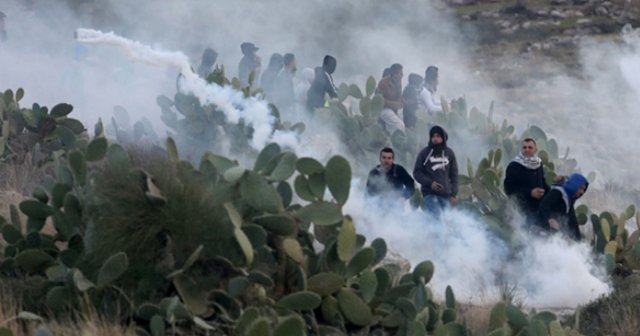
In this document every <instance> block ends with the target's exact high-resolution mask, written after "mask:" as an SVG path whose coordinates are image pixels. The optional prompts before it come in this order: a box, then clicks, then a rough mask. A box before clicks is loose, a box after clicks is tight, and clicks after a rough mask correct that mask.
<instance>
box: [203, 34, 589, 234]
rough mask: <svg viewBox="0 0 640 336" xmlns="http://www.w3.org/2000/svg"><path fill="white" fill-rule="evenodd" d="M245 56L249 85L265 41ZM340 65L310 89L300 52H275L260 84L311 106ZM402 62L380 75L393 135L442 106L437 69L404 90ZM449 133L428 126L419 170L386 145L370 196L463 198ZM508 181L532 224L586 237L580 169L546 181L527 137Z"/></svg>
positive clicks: (328, 64)
mask: <svg viewBox="0 0 640 336" xmlns="http://www.w3.org/2000/svg"><path fill="white" fill-rule="evenodd" d="M240 48H241V51H242V53H243V55H244V56H243V58H242V59H241V60H240V64H239V66H238V74H239V79H240V81H241V82H242V84H243V85H244V86H248V85H250V77H251V74H253V76H254V81H255V78H257V75H259V74H260V72H261V61H260V57H259V56H257V54H256V51H257V50H258V48H257V47H256V46H255V45H254V44H253V43H250V42H245V43H242V44H241V46H240ZM216 58H217V53H215V51H213V50H212V49H207V50H205V52H204V53H203V57H202V64H201V65H200V67H199V68H198V74H200V75H201V76H202V77H206V76H207V75H208V74H209V73H210V71H212V69H213V64H214V63H215V60H216ZM336 67H337V60H336V59H335V57H333V56H330V55H326V56H325V57H324V59H323V62H322V66H320V67H316V68H315V69H314V70H311V69H305V70H308V71H309V72H311V73H306V74H303V77H304V78H303V81H302V82H301V83H302V84H305V85H304V86H303V87H302V90H303V91H304V92H297V91H301V90H300V89H299V88H297V87H295V88H294V84H293V78H294V74H295V72H296V70H297V67H296V59H295V55H293V54H290V53H289V54H285V55H284V56H282V55H280V54H277V53H275V54H273V55H272V56H271V59H270V61H269V65H268V67H267V69H266V70H265V71H264V72H263V73H262V74H261V75H262V77H261V82H260V87H261V88H262V89H263V90H264V92H265V94H266V97H267V99H270V100H271V101H272V102H274V103H275V104H276V106H278V108H279V109H281V110H286V109H290V108H293V104H294V97H297V96H303V97H302V100H303V101H304V106H305V107H306V109H307V110H309V111H314V110H315V109H317V108H320V107H323V106H325V104H326V102H327V100H326V97H327V96H328V97H329V99H331V98H335V97H337V95H338V93H337V89H336V86H335V84H334V82H333V77H332V74H333V73H334V72H335V70H336ZM402 77H403V67H402V65H401V64H398V63H395V64H393V65H391V66H390V67H389V68H386V69H385V70H384V72H383V75H382V79H381V80H380V81H379V82H378V86H377V89H376V91H377V93H379V94H381V95H382V97H383V98H384V107H383V111H382V113H381V115H380V118H379V122H380V124H381V125H382V126H383V128H384V130H385V132H386V133H387V134H388V135H392V134H393V133H394V132H396V131H402V132H404V131H405V129H406V128H407V127H409V128H411V127H415V125H416V120H417V116H416V114H417V113H418V112H419V111H422V112H423V113H425V112H426V113H427V114H431V115H432V114H434V113H438V112H441V111H442V106H441V105H440V103H439V102H437V101H436V99H435V92H436V90H437V87H438V83H439V78H438V77H439V74H438V68H437V67H435V66H429V67H427V69H426V70H425V75H424V78H423V77H421V76H420V75H418V74H413V73H412V74H410V75H409V84H408V85H407V87H406V88H405V89H404V90H403V89H402ZM447 140H448V135H447V132H446V131H445V130H444V129H443V128H442V127H440V126H433V127H432V128H431V130H430V131H429V144H428V145H427V146H426V147H425V148H423V149H422V150H421V151H420V152H419V153H418V156H417V158H416V161H415V164H414V167H413V177H412V176H411V175H410V174H409V173H408V172H407V171H406V169H405V168H404V167H402V166H401V165H398V164H396V163H395V162H394V159H395V154H394V152H393V149H391V148H389V147H385V148H383V149H382V150H381V151H380V157H379V159H380V164H379V165H377V166H376V167H375V168H374V169H373V170H371V171H370V173H369V176H368V178H367V185H366V192H367V195H368V196H370V197H385V199H389V198H395V199H408V198H411V197H412V196H413V195H414V194H415V182H418V183H419V184H420V192H421V194H422V197H423V202H424V209H425V210H426V211H427V212H429V213H431V214H433V215H435V216H439V215H440V214H441V213H442V211H443V209H445V208H447V207H450V206H452V205H455V204H456V203H457V198H456V196H457V193H458V164H457V160H456V156H455V153H454V151H453V150H452V149H451V148H449V147H448V146H447ZM505 175H506V176H505V181H504V190H505V193H506V194H507V195H508V196H509V197H510V198H511V199H512V201H513V203H514V204H515V205H516V207H517V208H518V209H519V211H520V212H521V213H522V214H523V215H524V217H525V219H526V223H527V226H528V227H529V228H530V229H532V230H533V231H561V232H563V233H565V234H566V235H568V236H569V237H571V238H573V239H575V240H579V239H580V238H581V236H580V229H579V227H578V222H577V219H576V214H575V210H574V204H575V202H576V200H577V199H578V198H580V197H581V196H582V195H583V194H584V193H585V191H586V190H587V188H588V186H589V182H588V181H587V179H586V178H585V177H584V176H582V175H581V174H573V175H571V176H570V177H568V178H564V179H562V180H560V179H558V180H557V181H555V182H556V183H555V184H554V185H553V186H549V185H548V184H547V183H546V181H545V175H544V170H543V165H542V160H541V159H540V158H539V157H538V156H537V145H536V142H535V140H534V139H531V138H527V139H525V140H524V141H523V144H522V150H521V151H520V152H519V153H518V155H517V156H516V157H515V158H514V159H513V161H512V162H510V163H509V165H508V166H507V170H506V174H505Z"/></svg>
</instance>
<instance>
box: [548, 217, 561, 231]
mask: <svg viewBox="0 0 640 336" xmlns="http://www.w3.org/2000/svg"><path fill="white" fill-rule="evenodd" d="M549 227H550V228H551V229H553V230H556V231H558V230H560V223H558V221H557V220H555V219H553V218H551V219H549Z"/></svg>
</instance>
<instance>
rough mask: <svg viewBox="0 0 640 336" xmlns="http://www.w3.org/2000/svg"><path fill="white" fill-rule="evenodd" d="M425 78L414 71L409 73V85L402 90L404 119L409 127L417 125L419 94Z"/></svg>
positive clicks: (405, 124)
mask: <svg viewBox="0 0 640 336" xmlns="http://www.w3.org/2000/svg"><path fill="white" fill-rule="evenodd" d="M422 82H423V79H422V77H420V75H418V74H415V73H412V74H410V75H409V85H407V87H405V88H404V91H402V99H403V101H404V105H403V108H402V119H403V120H402V121H404V126H405V127H407V128H413V127H415V126H416V121H417V116H416V111H417V110H418V96H419V95H420V91H421V90H422Z"/></svg>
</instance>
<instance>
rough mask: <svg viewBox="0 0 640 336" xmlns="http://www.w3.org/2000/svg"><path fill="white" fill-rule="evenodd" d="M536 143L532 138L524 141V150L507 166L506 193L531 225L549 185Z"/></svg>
mask: <svg viewBox="0 0 640 336" xmlns="http://www.w3.org/2000/svg"><path fill="white" fill-rule="evenodd" d="M537 152H538V148H537V145H536V141H535V140H534V139H531V138H527V139H524V140H523V141H522V150H521V151H520V152H519V153H518V155H517V156H516V157H515V158H514V159H513V161H511V163H509V165H508V166H507V172H506V174H505V175H506V176H505V180H504V191H505V193H506V194H507V195H508V196H509V197H510V198H511V199H513V200H514V201H515V202H516V204H517V206H518V207H519V209H520V211H522V213H523V214H524V215H525V217H526V218H527V222H528V223H529V224H531V223H532V221H533V220H535V215H536V213H537V211H538V206H539V205H540V201H541V200H542V197H543V196H544V194H545V193H546V192H548V191H549V185H548V184H547V182H545V180H544V170H543V168H542V160H541V159H540V157H538V155H537Z"/></svg>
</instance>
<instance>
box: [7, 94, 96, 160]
mask: <svg viewBox="0 0 640 336" xmlns="http://www.w3.org/2000/svg"><path fill="white" fill-rule="evenodd" d="M23 97H24V90H23V89H21V88H20V89H18V90H16V92H15V94H14V92H13V91H12V90H6V91H5V92H4V93H3V94H2V97H0V157H1V158H4V159H5V160H6V159H10V160H13V161H16V162H23V161H24V160H26V159H27V158H29V159H31V160H32V162H33V163H34V164H36V165H42V164H44V163H47V162H49V161H51V160H52V159H53V158H55V157H57V156H60V155H63V154H64V153H66V152H68V151H70V150H72V149H74V148H75V147H76V146H77V145H78V143H80V142H83V141H86V138H85V136H84V132H85V128H84V125H83V124H82V123H81V122H80V121H78V120H77V119H73V118H70V117H68V115H69V114H70V113H71V112H72V111H73V106H71V105H69V104H65V103H62V104H58V105H56V106H54V107H53V108H51V111H49V109H48V108H47V107H46V106H40V105H39V104H37V103H34V104H33V106H32V107H31V108H30V109H28V108H22V107H20V104H19V102H20V100H22V98H23Z"/></svg>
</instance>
